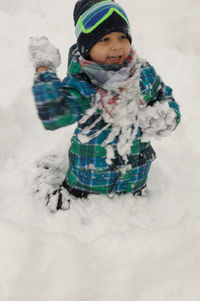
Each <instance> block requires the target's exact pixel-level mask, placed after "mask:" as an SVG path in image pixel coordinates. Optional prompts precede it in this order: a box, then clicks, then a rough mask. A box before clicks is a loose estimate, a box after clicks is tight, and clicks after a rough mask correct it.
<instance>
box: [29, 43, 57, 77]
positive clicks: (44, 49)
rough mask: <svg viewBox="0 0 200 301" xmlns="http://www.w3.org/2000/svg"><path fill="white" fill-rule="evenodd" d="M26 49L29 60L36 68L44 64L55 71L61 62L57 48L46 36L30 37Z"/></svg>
mask: <svg viewBox="0 0 200 301" xmlns="http://www.w3.org/2000/svg"><path fill="white" fill-rule="evenodd" d="M28 50H29V55H30V59H31V62H32V64H33V66H34V68H35V69H36V70H37V69H38V68H39V67H43V66H44V67H47V68H48V69H49V70H50V71H53V72H55V71H56V68H57V67H58V66H59V65H60V63H61V56H60V52H59V50H58V49H57V48H56V47H55V46H54V45H52V44H51V43H50V42H49V40H48V39H47V38H46V37H40V38H30V41H29V44H28Z"/></svg>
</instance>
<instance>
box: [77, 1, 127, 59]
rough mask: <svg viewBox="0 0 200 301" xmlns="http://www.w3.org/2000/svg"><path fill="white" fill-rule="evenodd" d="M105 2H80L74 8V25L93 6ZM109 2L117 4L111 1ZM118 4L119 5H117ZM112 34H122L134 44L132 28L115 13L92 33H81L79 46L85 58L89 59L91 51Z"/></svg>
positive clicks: (78, 40) (78, 41)
mask: <svg viewBox="0 0 200 301" xmlns="http://www.w3.org/2000/svg"><path fill="white" fill-rule="evenodd" d="M99 2H105V1H102V0H79V1H78V2H77V3H76V5H75V8H74V24H75V26H76V24H77V22H78V19H79V17H80V16H81V15H82V14H83V13H84V12H85V11H87V10H88V9H89V8H90V7H91V6H93V5H95V4H97V3H99ZM109 2H115V1H112V0H110V1H109ZM116 4H117V3H116ZM111 32H122V33H124V34H125V35H126V36H127V38H128V40H129V41H130V43H131V42H132V38H131V34H130V28H129V25H128V24H127V22H126V21H125V20H124V18H122V17H121V16H120V15H119V14H117V13H116V12H113V13H112V14H111V15H110V16H109V18H107V19H106V20H105V21H104V22H103V23H102V24H100V25H99V26H97V27H96V28H95V29H94V30H93V31H92V32H90V33H87V34H85V33H83V32H81V33H80V35H79V37H78V39H77V45H78V48H79V51H80V53H81V54H82V56H83V57H87V55H88V53H89V51H90V49H91V48H92V47H93V46H94V45H95V44H96V43H97V42H98V41H99V40H100V39H101V38H102V37H103V36H105V35H107V34H109V33H111Z"/></svg>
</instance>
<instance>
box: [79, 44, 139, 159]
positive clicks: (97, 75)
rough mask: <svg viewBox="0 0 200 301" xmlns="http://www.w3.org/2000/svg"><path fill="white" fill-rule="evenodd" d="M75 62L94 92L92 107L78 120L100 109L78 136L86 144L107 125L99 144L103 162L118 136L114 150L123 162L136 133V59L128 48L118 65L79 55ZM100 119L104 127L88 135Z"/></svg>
mask: <svg viewBox="0 0 200 301" xmlns="http://www.w3.org/2000/svg"><path fill="white" fill-rule="evenodd" d="M79 63H80V66H81V69H82V71H83V72H84V73H85V74H87V76H88V77H89V78H90V80H91V82H92V83H93V85H94V86H95V87H96V91H97V92H96V95H95V98H94V100H93V105H92V108H91V109H89V110H87V111H86V115H85V116H84V117H83V118H82V119H81V120H80V123H82V124H83V123H85V122H86V121H87V120H88V119H89V118H90V117H91V116H92V115H93V114H94V113H95V112H101V115H100V117H99V118H98V119H97V120H95V122H94V123H93V124H91V125H89V126H86V127H85V128H84V130H83V131H82V134H80V135H79V139H80V141H81V142H83V143H87V142H89V141H90V140H91V139H93V138H94V137H97V136H98V135H100V134H101V133H102V132H103V131H104V130H106V129H108V128H110V133H109V135H108V137H107V138H106V140H105V141H104V142H103V144H102V146H104V147H106V149H107V163H108V164H111V159H113V158H114V150H113V148H112V142H113V141H114V140H115V138H116V137H118V142H117V151H118V153H119V154H120V155H121V156H122V158H123V159H124V160H125V162H127V156H128V155H129V154H130V152H131V146H132V142H133V140H134V139H135V137H136V134H137V132H138V120H137V114H138V103H139V99H140V98H139V96H140V89H139V82H140V70H141V62H140V59H139V58H138V56H137V54H136V52H135V51H134V50H133V49H131V50H130V53H129V56H128V58H127V59H126V61H125V62H124V63H123V64H122V65H117V64H115V65H104V64H98V63H95V62H92V61H88V60H86V59H84V58H83V57H81V56H80V58H79ZM102 119H103V120H104V121H105V123H106V125H105V127H103V128H102V129H100V130H99V131H97V132H95V134H92V135H89V133H90V131H91V130H92V129H93V128H94V127H95V125H96V124H97V123H98V122H99V121H100V120H102Z"/></svg>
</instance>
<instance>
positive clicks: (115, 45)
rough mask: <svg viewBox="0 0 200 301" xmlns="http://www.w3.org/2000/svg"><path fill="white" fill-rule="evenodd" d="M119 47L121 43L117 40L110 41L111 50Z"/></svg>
mask: <svg viewBox="0 0 200 301" xmlns="http://www.w3.org/2000/svg"><path fill="white" fill-rule="evenodd" d="M120 48H121V43H120V42H119V41H118V40H114V41H113V42H112V49H113V50H119V49H120Z"/></svg>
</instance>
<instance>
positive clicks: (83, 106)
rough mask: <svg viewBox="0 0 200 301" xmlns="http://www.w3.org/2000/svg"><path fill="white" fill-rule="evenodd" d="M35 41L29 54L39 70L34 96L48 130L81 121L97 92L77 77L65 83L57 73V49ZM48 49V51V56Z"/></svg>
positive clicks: (58, 56) (70, 77)
mask: <svg viewBox="0 0 200 301" xmlns="http://www.w3.org/2000/svg"><path fill="white" fill-rule="evenodd" d="M41 39H43V41H41ZM32 42H34V43H33V46H32V45H30V44H29V52H30V55H31V59H32V62H33V65H34V67H35V69H36V71H37V72H36V74H35V79H34V85H33V94H34V97H35V103H36V107H37V110H38V115H39V117H40V119H41V121H42V123H43V125H44V127H45V128H46V129H47V130H55V129H57V128H60V127H64V126H67V125H70V124H72V123H74V122H76V121H78V120H79V118H80V117H81V116H82V115H83V114H84V113H85V111H86V110H87V109H88V108H89V107H90V101H91V96H92V95H93V94H94V89H93V88H92V87H91V85H90V84H89V83H87V82H85V81H81V80H79V79H77V78H76V77H74V76H69V77H66V78H65V79H64V81H63V82H61V81H60V79H59V78H58V77H57V75H56V73H55V70H56V68H57V66H58V65H59V62H60V55H59V54H58V51H57V50H56V48H55V47H54V46H53V45H52V44H50V42H49V41H48V39H46V38H45V40H44V38H40V39H35V40H34V41H33V39H32ZM41 43H42V47H40V46H41ZM38 44H39V45H38ZM44 44H45V45H44ZM31 47H32V48H31ZM30 48H31V49H30ZM45 49H48V52H47V53H46V51H45Z"/></svg>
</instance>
